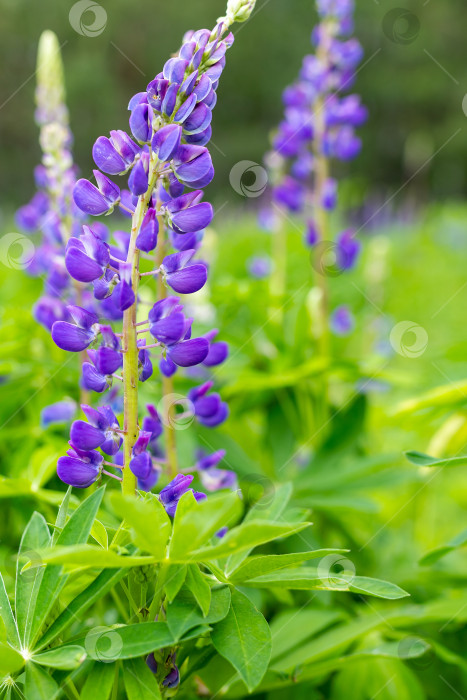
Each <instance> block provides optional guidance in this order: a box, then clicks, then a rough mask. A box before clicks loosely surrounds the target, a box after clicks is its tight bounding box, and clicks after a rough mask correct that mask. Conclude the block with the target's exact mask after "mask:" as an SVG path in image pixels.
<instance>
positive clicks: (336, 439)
mask: <svg viewBox="0 0 467 700" xmlns="http://www.w3.org/2000/svg"><path fill="white" fill-rule="evenodd" d="M267 4H268V3H267V2H265V3H263V4H261V5H260V6H259V7H256V2H255V0H228V3H227V6H226V8H224V7H221V8H220V9H219V14H221V13H222V14H221V16H220V17H219V18H218V19H217V20H216V19H215V16H213V18H212V24H211V25H210V26H209V28H207V29H204V28H202V27H201V26H196V27H192V28H191V29H189V27H185V26H179V27H178V28H173V40H174V47H173V51H175V53H172V54H171V55H168V56H167V57H166V58H165V59H164V60H163V61H162V62H161V63H160V64H158V63H155V64H154V65H151V66H150V67H149V68H148V70H150V71H151V78H150V79H149V77H147V78H145V77H143V76H142V75H139V76H138V78H137V79H135V80H134V81H133V91H132V93H131V94H128V95H127V96H126V97H127V99H126V102H125V104H123V105H122V111H121V113H119V114H117V115H116V117H115V123H111V122H109V124H108V125H107V129H106V132H105V134H104V133H102V134H100V133H99V132H98V131H97V132H96V133H95V134H94V138H93V140H92V142H90V143H87V144H81V143H80V144H79V146H78V145H77V144H76V143H74V138H73V126H74V117H73V110H72V109H70V107H69V106H68V102H67V99H68V98H67V92H66V83H67V61H66V50H65V49H64V44H61V42H60V38H59V37H57V35H56V34H55V33H54V32H53V31H51V30H50V29H48V28H47V27H46V26H43V27H41V28H40V29H41V31H38V35H37V42H36V45H35V49H37V63H36V70H35V72H34V73H33V75H32V76H31V78H30V80H31V81H32V79H34V83H35V88H34V90H35V95H34V100H35V105H34V106H33V104H32V103H31V105H30V112H31V113H30V123H31V125H32V123H33V121H35V124H36V126H35V128H36V132H37V138H38V143H39V150H38V154H39V155H38V158H37V159H36V160H35V159H34V155H33V154H29V153H28V152H24V153H23V156H22V168H23V169H24V178H25V180H27V178H29V179H31V173H32V172H34V183H35V184H34V187H31V191H29V192H27V193H25V195H24V198H21V201H19V202H18V205H17V206H15V207H13V206H9V205H7V204H5V206H4V207H3V208H2V215H3V216H2V219H1V222H0V223H1V231H0V265H1V269H2V276H1V278H0V298H1V305H0V324H1V327H2V331H3V343H2V345H1V347H0V368H1V370H0V376H1V392H2V393H1V397H2V399H1V401H0V425H1V430H0V454H1V459H2V462H1V463H2V469H1V476H0V499H1V503H2V507H3V518H2V520H1V524H0V573H1V578H0V698H9V699H10V698H11V699H13V698H15V699H16V698H26V699H27V700H42V699H45V698H47V699H49V698H71V699H76V698H83V699H84V700H87V699H89V698H95V697H99V698H103V699H104V700H105V699H107V698H108V699H112V700H119V699H120V698H122V699H123V698H129V699H130V700H146V699H149V698H170V697H174V696H177V697H179V698H181V699H183V698H186V699H187V700H190V699H192V698H198V697H199V698H202V697H207V698H244V697H249V696H252V697H253V696H254V697H257V698H259V699H264V700H281V699H282V698H288V697H293V698H297V700H299V699H300V698H305V697H306V698H312V699H313V700H314V699H316V700H319V699H324V698H326V699H329V700H341V698H351V700H372V699H373V698H378V700H396V699H397V700H424V699H426V700H438V699H439V698H446V699H447V700H448V699H449V698H450V697H452V698H455V697H460V698H463V697H464V696H467V683H466V670H467V664H466V660H465V651H464V650H465V637H466V634H465V622H466V620H467V612H466V611H467V593H466V591H465V579H466V576H467V568H466V564H465V549H463V548H464V547H465V545H466V544H467V530H466V529H465V506H466V488H465V484H466V476H465V473H466V472H465V469H466V467H467V447H466V442H467V413H466V409H465V405H466V401H465V398H466V396H467V380H466V378H465V377H466V376H467V361H466V359H465V358H466V356H467V355H466V350H467V345H466V341H465V322H464V305H465V304H464V302H465V298H466V293H467V292H466V285H467V282H466V278H465V262H466V260H465V253H464V247H465V246H464V240H463V236H464V231H465V227H466V225H467V207H465V205H464V204H462V203H461V202H459V201H455V200H454V199H453V200H452V201H449V202H448V201H441V200H440V201H437V202H436V201H434V198H432V199H431V201H430V202H429V203H427V202H423V197H422V196H415V197H411V198H406V199H402V200H400V201H399V200H398V199H397V195H398V194H399V193H400V192H401V191H403V190H405V188H406V187H408V185H409V184H410V183H411V181H412V180H414V178H416V176H417V175H418V173H419V172H420V171H421V170H422V169H423V167H422V168H419V169H418V170H417V169H416V167H415V166H414V167H415V170H414V172H415V174H414V172H412V174H411V176H410V177H409V179H407V180H405V181H401V183H400V185H399V186H397V185H396V186H395V188H394V190H393V192H392V194H389V195H388V194H382V193H381V190H378V188H377V187H376V186H375V187H372V184H371V182H367V183H363V181H362V180H361V179H359V178H358V177H355V172H354V167H356V166H354V164H355V163H358V160H359V158H360V157H361V152H362V147H363V150H365V130H366V128H369V127H367V125H368V123H369V122H371V120H372V109H374V103H373V102H372V103H371V104H370V103H368V104H364V100H363V99H362V98H361V97H360V95H359V79H360V71H363V70H364V68H365V65H366V58H365V51H364V49H363V48H362V45H361V43H360V41H359V39H358V36H357V34H358V21H357V24H354V19H355V18H354V15H356V19H357V20H358V12H359V3H358V2H357V3H356V5H357V7H355V4H354V2H353V0H316V3H315V5H316V6H315V7H313V12H312V13H310V22H309V27H307V28H306V32H307V34H308V36H310V35H311V42H310V43H309V45H308V47H307V50H306V53H305V55H304V56H303V57H302V60H301V61H300V64H299V65H298V66H297V69H296V70H292V69H291V71H290V75H289V77H288V85H287V84H284V85H280V86H278V87H277V95H276V99H277V102H278V105H279V107H278V109H277V115H278V118H277V123H275V122H274V120H271V121H270V123H269V132H270V133H269V141H268V146H267V148H266V149H265V152H264V154H263V157H262V159H261V160H259V159H254V158H253V156H250V157H249V154H248V151H247V150H245V148H243V149H240V148H239V149H238V157H237V158H236V160H235V162H233V164H232V166H231V167H229V168H228V172H227V175H226V182H225V183H224V184H223V183H222V182H219V176H218V174H217V172H218V168H217V162H218V159H220V158H221V157H224V158H227V156H225V154H224V153H223V152H222V150H221V148H220V147H219V146H218V145H217V140H216V105H217V103H218V102H221V101H222V99H223V97H224V93H223V91H222V81H223V78H224V74H228V71H229V61H230V60H231V56H232V57H234V56H235V55H236V54H241V52H242V51H245V50H246V45H245V44H244V43H243V39H244V35H243V33H242V31H241V30H242V29H243V28H244V27H247V26H249V25H250V23H253V22H255V21H256V22H258V21H260V20H259V18H258V19H255V17H257V16H258V13H259V12H260V11H261V13H262V15H263V17H264V21H266V13H267V11H268V10H267ZM68 11H69V15H68V22H69V24H70V27H71V28H72V30H73V32H75V34H76V35H77V36H78V37H79V39H80V40H83V41H88V40H90V41H93V37H94V38H96V37H98V36H99V35H100V34H102V33H103V32H104V30H105V28H106V26H107V12H106V10H105V8H104V7H103V6H102V5H100V4H98V3H93V2H88V0H79V2H76V3H74V4H72V5H71V6H70V9H69V10H67V12H68ZM263 13H264V14H263ZM401 13H402V14H401ZM109 14H110V10H109ZM414 18H415V19H414ZM415 20H417V22H418V19H417V17H416V16H415V15H414V14H412V13H411V12H409V11H405V10H401V9H400V8H393V9H392V10H388V11H387V12H386V13H385V15H384V21H383V25H382V26H383V32H384V34H385V35H386V37H387V38H388V41H390V42H393V43H394V44H399V45H403V44H404V43H411V42H413V41H414V40H415V37H416V36H417V35H418V31H419V27H418V25H417V23H416V21H415ZM181 24H182V25H183V23H182V22H181ZM417 27H418V28H417ZM42 30H44V31H42ZM41 32H42V33H41ZM180 38H181V41H180ZM65 43H66V42H65ZM111 43H112V42H111ZM113 45H114V44H113ZM177 46H179V49H178V50H176V48H177ZM118 50H119V52H120V53H121V49H118ZM375 55H376V54H375ZM126 58H127V59H128V60H129V61H130V62H132V60H130V58H128V57H126ZM132 65H133V66H134V63H132ZM443 70H444V68H443ZM139 72H141V71H139ZM148 81H149V82H148ZM456 82H457V81H456ZM458 84H459V83H458ZM243 88H245V86H243ZM236 89H237V90H238V93H239V95H241V92H242V84H240V83H239V84H238V86H236ZM13 97H14V95H12V97H11V98H9V99H13ZM92 99H96V97H95V96H94V97H92V96H90V100H92ZM239 99H241V98H239ZM7 102H8V100H7ZM5 104H6V103H5ZM127 104H128V112H125V111H124V109H125V108H126V106H127ZM0 109H1V107H0ZM464 112H466V113H467V108H466V109H465V110H464ZM122 115H123V118H122ZM231 116H232V129H234V122H235V114H232V115H231ZM31 128H32V126H31ZM460 131H461V128H460V129H459V132H456V131H455V132H454V136H453V137H452V138H454V137H455V136H456V135H457V134H458V133H460ZM81 150H83V153H81ZM416 150H417V149H416ZM39 151H40V153H39ZM421 151H422V153H423V147H422V148H421ZM89 158H92V162H93V165H92V169H91V170H89V171H88V170H87V169H86V167H84V168H83V167H81V160H82V162H87V160H89ZM427 162H428V161H427ZM220 170H222V166H221V168H220ZM216 179H217V180H218V181H217V188H218V189H215V188H216ZM211 187H212V188H213V189H211ZM211 191H212V192H213V193H214V194H213V196H212V199H211V195H210V192H211ZM20 194H21V195H22V193H20Z"/></svg>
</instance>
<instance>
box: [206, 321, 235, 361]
mask: <svg viewBox="0 0 467 700" xmlns="http://www.w3.org/2000/svg"><path fill="white" fill-rule="evenodd" d="M217 333H218V331H217V329H216V330H212V331H210V332H209V333H206V334H205V336H204V337H205V338H206V340H207V341H208V342H209V351H208V354H207V356H206V358H205V360H203V365H204V366H205V367H215V366H216V365H220V364H222V363H223V362H225V360H226V359H227V357H228V354H229V346H228V345H227V343H226V342H225V341H219V342H217V343H213V342H212V340H213V338H214V337H215V336H216V335H217Z"/></svg>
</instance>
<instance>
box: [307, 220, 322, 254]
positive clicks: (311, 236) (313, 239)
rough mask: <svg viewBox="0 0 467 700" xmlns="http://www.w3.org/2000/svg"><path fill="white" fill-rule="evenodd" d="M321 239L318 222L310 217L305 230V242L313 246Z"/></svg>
mask: <svg viewBox="0 0 467 700" xmlns="http://www.w3.org/2000/svg"><path fill="white" fill-rule="evenodd" d="M318 241H319V232H318V228H317V226H316V223H315V222H314V221H313V220H312V219H309V220H308V222H307V225H306V231H305V243H306V244H307V245H309V246H311V247H313V246H314V245H316V244H317V243H318Z"/></svg>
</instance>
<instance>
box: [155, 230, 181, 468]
mask: <svg viewBox="0 0 467 700" xmlns="http://www.w3.org/2000/svg"><path fill="white" fill-rule="evenodd" d="M158 221H159V234H158V237H157V248H156V267H157V268H159V267H160V265H161V264H162V261H163V259H164V256H165V252H166V237H165V223H164V220H163V219H162V217H158ZM166 296H167V287H166V286H165V284H164V281H163V279H162V275H158V276H157V299H158V300H160V299H165V298H166ZM173 393H174V385H173V378H172V377H166V376H165V375H164V374H163V375H162V399H163V402H164V438H165V450H166V454H167V470H168V476H169V478H171V479H172V478H173V477H174V476H175V475H176V474H177V443H176V440H175V429H174V427H173V423H174V405H173V401H172V400H171V396H172V395H173Z"/></svg>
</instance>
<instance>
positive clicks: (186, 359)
mask: <svg viewBox="0 0 467 700" xmlns="http://www.w3.org/2000/svg"><path fill="white" fill-rule="evenodd" d="M208 352H209V343H208V341H207V340H206V338H193V339H191V340H182V341H181V342H180V343H177V344H176V345H171V346H170V347H169V348H168V349H167V354H168V357H169V358H170V359H171V360H172V362H174V363H175V364H176V365H178V366H179V367H194V366H195V365H199V364H200V363H201V362H203V361H204V360H205V359H206V357H207V354H208Z"/></svg>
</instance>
